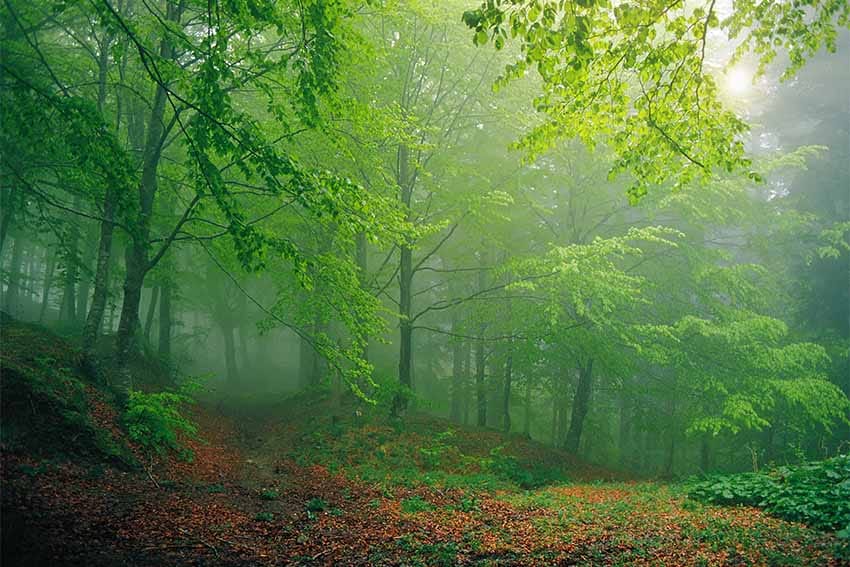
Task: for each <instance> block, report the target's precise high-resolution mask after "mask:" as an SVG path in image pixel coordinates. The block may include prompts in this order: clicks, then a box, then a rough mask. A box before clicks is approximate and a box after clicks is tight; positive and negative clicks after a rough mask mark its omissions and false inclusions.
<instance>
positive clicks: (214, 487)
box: [207, 484, 225, 494]
mask: <svg viewBox="0 0 850 567" xmlns="http://www.w3.org/2000/svg"><path fill="white" fill-rule="evenodd" d="M224 491H225V489H224V485H223V484H211V485H209V486H208V487H207V492H208V493H210V494H221V493H223V492H224Z"/></svg>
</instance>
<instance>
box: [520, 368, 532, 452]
mask: <svg viewBox="0 0 850 567" xmlns="http://www.w3.org/2000/svg"><path fill="white" fill-rule="evenodd" d="M524 406H525V412H524V413H523V422H522V433H523V434H524V435H525V436H527V437H530V436H531V377H530V376H526V377H525V403H524Z"/></svg>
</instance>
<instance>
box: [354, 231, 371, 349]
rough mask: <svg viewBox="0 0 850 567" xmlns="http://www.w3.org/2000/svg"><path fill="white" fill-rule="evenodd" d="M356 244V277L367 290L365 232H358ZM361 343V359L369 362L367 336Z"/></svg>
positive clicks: (367, 273)
mask: <svg viewBox="0 0 850 567" xmlns="http://www.w3.org/2000/svg"><path fill="white" fill-rule="evenodd" d="M355 245H356V248H357V249H356V260H357V268H358V277H359V281H360V287H361V288H362V289H364V290H366V291H368V286H369V282H368V275H369V272H368V268H369V266H368V254H367V252H368V249H367V247H366V233H364V232H358V233H357V240H356V242H355ZM364 341H365V342H364V344H363V352H362V353H361V356H362V357H363V360H365V361H366V362H369V337H365V339H364Z"/></svg>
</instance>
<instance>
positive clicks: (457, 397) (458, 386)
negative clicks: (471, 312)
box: [449, 320, 463, 422]
mask: <svg viewBox="0 0 850 567" xmlns="http://www.w3.org/2000/svg"><path fill="white" fill-rule="evenodd" d="M452 332H454V333H456V332H457V320H452ZM449 395H450V396H451V403H450V406H451V410H450V411H449V417H450V418H451V419H452V421H455V422H459V421H460V420H461V417H462V416H461V414H462V409H463V342H461V341H460V340H458V339H454V342H453V343H452V387H451V391H450V392H449Z"/></svg>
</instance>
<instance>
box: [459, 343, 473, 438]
mask: <svg viewBox="0 0 850 567" xmlns="http://www.w3.org/2000/svg"><path fill="white" fill-rule="evenodd" d="M461 364H462V365H463V368H461V380H462V381H463V385H462V391H463V424H464V425H469V409H470V406H471V405H472V396H471V394H472V392H470V389H469V376H470V372H469V369H470V367H471V366H472V345H471V344H470V343H469V341H465V342H464V343H463V353H462V354H461Z"/></svg>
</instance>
